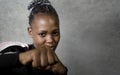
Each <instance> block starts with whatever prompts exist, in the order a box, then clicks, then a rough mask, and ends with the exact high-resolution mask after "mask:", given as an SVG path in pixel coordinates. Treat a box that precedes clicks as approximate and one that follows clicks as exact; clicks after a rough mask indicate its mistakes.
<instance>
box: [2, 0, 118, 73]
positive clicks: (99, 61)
mask: <svg viewBox="0 0 120 75" xmlns="http://www.w3.org/2000/svg"><path fill="white" fill-rule="evenodd" d="M30 1H31V0H0V42H5V41H21V42H26V43H32V39H31V38H30V37H29V36H28V33H27V27H28V26H29V25H28V15H29V11H28V10H27V6H28V4H29V2H30ZM50 1H51V3H52V5H53V6H54V7H55V9H56V10H57V12H58V14H59V18H60V30H61V40H60V43H59V45H58V47H57V51H56V53H57V54H58V56H59V58H60V59H61V61H62V62H63V63H64V64H65V65H66V66H67V67H68V75H120V46H119V45H120V0H50Z"/></svg>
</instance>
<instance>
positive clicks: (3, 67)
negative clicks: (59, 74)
mask: <svg viewBox="0 0 120 75" xmlns="http://www.w3.org/2000/svg"><path fill="white" fill-rule="evenodd" d="M28 46H29V49H28V48H27V47H21V46H18V45H13V46H9V47H7V48H5V49H3V50H1V51H0V75H1V74H4V75H6V74H10V75H54V74H53V73H52V72H50V71H43V70H40V69H36V68H32V66H31V65H26V66H24V65H22V64H20V62H19V57H18V56H19V52H25V51H27V50H31V49H33V48H34V46H33V45H28Z"/></svg>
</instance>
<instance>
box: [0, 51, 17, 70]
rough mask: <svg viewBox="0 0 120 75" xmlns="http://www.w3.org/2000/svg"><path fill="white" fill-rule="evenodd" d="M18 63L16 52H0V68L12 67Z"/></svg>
mask: <svg viewBox="0 0 120 75" xmlns="http://www.w3.org/2000/svg"><path fill="white" fill-rule="evenodd" d="M17 65H18V53H11V54H1V55H0V69H8V68H13V67H16V66H17Z"/></svg>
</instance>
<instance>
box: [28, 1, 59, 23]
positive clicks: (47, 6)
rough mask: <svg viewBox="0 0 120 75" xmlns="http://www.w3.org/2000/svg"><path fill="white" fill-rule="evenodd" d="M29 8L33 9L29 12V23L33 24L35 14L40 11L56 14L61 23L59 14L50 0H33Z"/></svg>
mask: <svg viewBox="0 0 120 75" xmlns="http://www.w3.org/2000/svg"><path fill="white" fill-rule="evenodd" d="M28 10H30V11H31V12H30V14H29V25H31V22H32V20H33V18H34V15H35V14H38V13H45V14H48V15H53V16H55V17H56V19H57V21H58V24H59V17H58V14H57V12H56V10H55V8H54V7H53V6H52V5H51V3H50V1H48V0H33V1H32V2H31V3H30V4H29V6H28Z"/></svg>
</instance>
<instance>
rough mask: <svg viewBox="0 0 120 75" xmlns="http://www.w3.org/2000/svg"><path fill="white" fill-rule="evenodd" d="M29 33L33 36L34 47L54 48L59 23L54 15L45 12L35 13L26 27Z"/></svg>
mask: <svg viewBox="0 0 120 75" xmlns="http://www.w3.org/2000/svg"><path fill="white" fill-rule="evenodd" d="M28 32H29V35H30V36H31V37H32V38H33V43H34V46H35V48H40V47H41V46H49V47H50V48H51V49H52V50H55V49H56V47H57V45H58V42H59V39H60V32H59V24H58V21H57V20H56V18H55V17H54V16H51V15H47V14H40V13H39V14H36V15H34V19H33V21H32V23H31V27H29V28H28Z"/></svg>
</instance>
